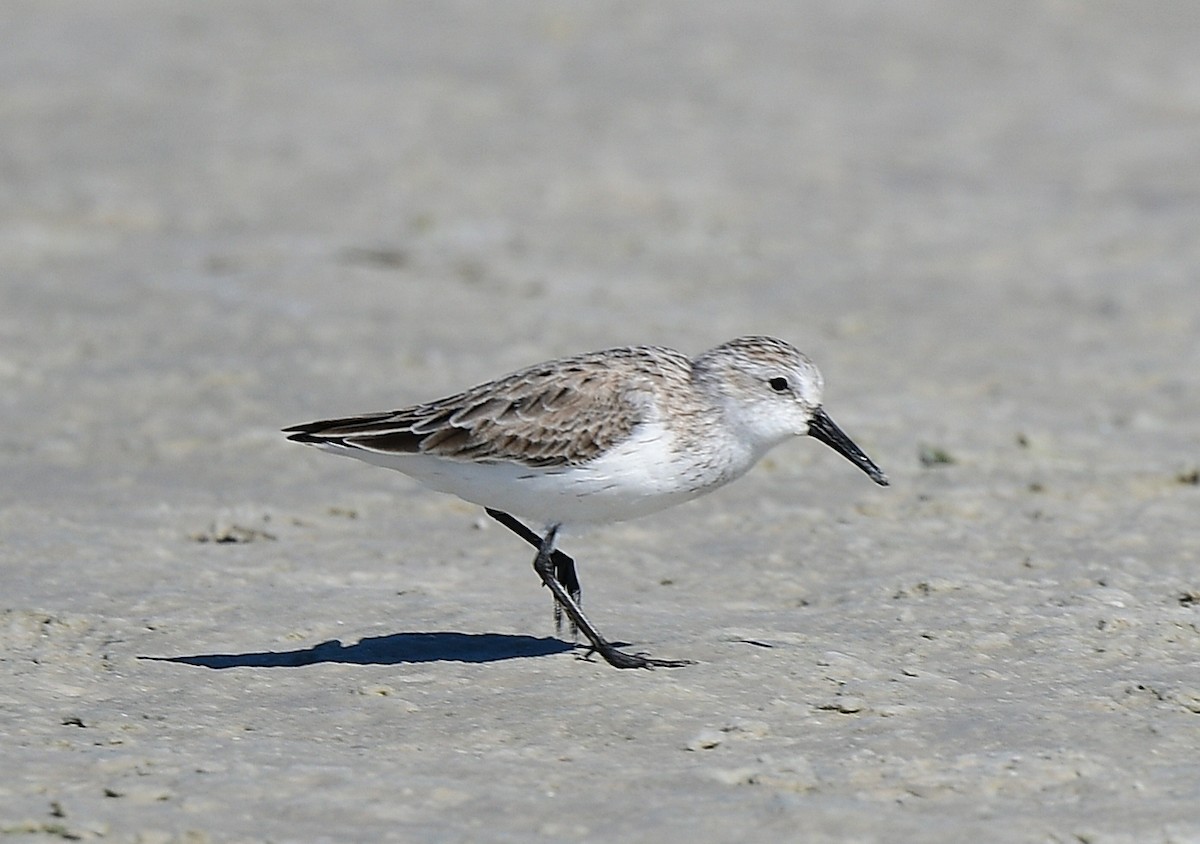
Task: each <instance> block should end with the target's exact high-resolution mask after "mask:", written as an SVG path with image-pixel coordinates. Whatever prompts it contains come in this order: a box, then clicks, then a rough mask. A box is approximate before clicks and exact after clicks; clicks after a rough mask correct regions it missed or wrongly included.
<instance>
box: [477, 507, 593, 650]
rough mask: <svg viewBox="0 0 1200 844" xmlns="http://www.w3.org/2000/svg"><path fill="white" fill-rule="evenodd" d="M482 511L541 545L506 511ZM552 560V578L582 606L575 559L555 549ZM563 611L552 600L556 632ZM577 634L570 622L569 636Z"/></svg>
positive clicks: (560, 626) (538, 538)
mask: <svg viewBox="0 0 1200 844" xmlns="http://www.w3.org/2000/svg"><path fill="white" fill-rule="evenodd" d="M483 509H484V512H485V513H487V514H488V515H489V516H491V517H492V518H493V519H495V520H496V521H498V522H499V523H500V524H502V525H504V526H505V527H506V528H508V529H509V530H511V531H512V532H513V533H515V534H516V535H517V536H519V537H521V538H522V539H524V540H525V541H526V542H528V543H529V544H530V545H532V546H533V547H534V548H541V547H542V538H541V537H540V536H538V535H537V534H536V533H534V532H533V531H532V530H530V529H529V528H528V527H527V526H526V525H525V524H523V523H522V522H520V521H519V520H517V519H515V518H513V517H512V516H510V515H509V514H508V513H504V512H502V511H500V510H493V509H492V508H491V507H484V508H483ZM551 559H552V560H553V562H554V579H555V580H557V581H558V582H559V583H561V584H562V585H563V586H564V587H565V588H566V590H567V592H568V593H569V594H570V596H571V597H572V598H573V599H574V601H575V603H576V604H578V605H579V606H581V607H582V606H583V587H582V586H580V584H579V575H578V574H576V572H575V561H574V560H573V559H571V558H570V557H568V556H567V555H566V554H564V553H563V552H562V551H558V550H555V552H554V554H553V555H552V556H551ZM562 619H563V611H562V604H560V603H559V602H558V601H555V602H554V630H555V632H556V633H561V632H562ZM578 636H579V628H578V627H576V626H575V622H573V621H572V622H571V637H572V638H573V639H574V638H577V637H578Z"/></svg>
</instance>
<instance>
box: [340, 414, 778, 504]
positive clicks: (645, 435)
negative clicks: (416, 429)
mask: <svg viewBox="0 0 1200 844" xmlns="http://www.w3.org/2000/svg"><path fill="white" fill-rule="evenodd" d="M671 437H672V434H671V432H670V431H669V429H667V428H666V427H665V426H663V425H661V424H649V425H644V426H642V427H641V428H640V429H639V430H638V431H637V433H636V434H635V435H634V436H633V437H631V438H630V439H629V440H627V441H626V442H624V443H622V444H620V445H618V446H617V447H616V448H614V449H613V450H612V451H610V452H608V453H606V454H604V455H602V456H600V457H598V458H597V459H595V460H593V461H591V462H589V463H586V464H584V465H582V466H559V467H548V468H537V467H530V466H521V465H518V464H513V463H499V462H496V463H471V462H463V461H455V460H447V459H445V458H441V457H433V456H430V455H424V454H381V453H378V452H372V451H367V450H363V449H344V448H336V447H332V448H328V450H329V451H332V452H334V453H337V454H342V455H345V456H348V457H355V458H358V459H359V460H364V461H366V462H368V463H372V464H375V465H377V466H384V467H387V468H389V469H396V470H398V471H400V472H403V473H404V474H406V475H408V476H410V477H412V478H415V479H416V480H418V481H420V482H421V483H423V484H424V485H425V486H428V487H430V488H431V489H436V490H438V491H440V492H447V493H450V494H451V495H457V496H458V497H459V498H462V499H463V500H465V501H470V502H472V503H474V504H479V505H481V506H484V507H491V508H494V509H497V510H503V511H504V512H506V513H511V514H513V515H515V516H521V517H524V518H526V519H530V520H533V521H537V522H540V523H542V524H546V525H550V524H572V523H576V524H578V523H589V522H615V521H621V520H624V519H632V518H635V517H637V516H644V515H646V514H648V513H654V512H657V511H658V510H663V509H665V508H667V507H672V506H674V505H676V504H681V503H683V502H684V501H688V500H690V499H692V498H695V497H696V496H698V495H701V494H703V493H705V492H708V491H710V490H712V489H715V488H716V487H718V486H721V485H722V484H725V483H728V482H729V481H731V480H733V479H734V478H737V477H739V476H740V475H742V474H743V473H745V472H746V470H748V469H749V468H750V467H751V466H752V465H753V464H754V462H755V461H756V459H757V455H754V454H752V453H750V452H749V450H748V449H744V448H737V447H735V446H734V445H732V444H731V445H730V446H729V447H728V448H727V449H714V450H708V451H706V453H704V454H697V453H694V452H693V453H681V452H680V451H679V450H677V449H675V448H673V447H672V442H673V440H672V439H671Z"/></svg>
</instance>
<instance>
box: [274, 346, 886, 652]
mask: <svg viewBox="0 0 1200 844" xmlns="http://www.w3.org/2000/svg"><path fill="white" fill-rule="evenodd" d="M822 388H823V380H822V378H821V373H820V372H818V371H817V368H816V366H814V365H813V363H812V361H810V360H809V359H808V358H806V357H805V356H804V355H802V354H800V352H798V351H797V350H796V349H795V348H793V347H792V346H791V345H790V344H788V343H785V342H784V341H782V340H776V339H775V338H773V337H741V338H738V339H736V340H731V341H730V342H728V343H725V344H723V345H720V346H717V347H716V348H715V349H710V350H709V351H707V352H704V353H703V354H701V355H698V356H696V357H694V358H689V357H687V356H686V355H684V354H682V353H680V352H677V351H675V350H674V349H666V348H662V347H659V346H630V347H625V348H619V349H607V350H605V351H600V352H591V353H588V354H582V355H576V356H574V357H567V358H561V359H559V360H553V361H548V362H546V363H540V364H537V365H535V366H531V367H528V368H526V369H522V370H520V371H519V372H514V373H512V374H511V375H506V376H504V377H503V378H498V379H497V380H495V381H489V382H487V383H486V384H480V385H479V386H477V387H472V388H471V389H469V390H465V391H463V392H461V393H457V394H455V395H453V396H450V397H448V398H444V399H440V400H438V401H432V402H428V403H426V404H419V405H416V406H414V407H408V408H404V409H403V410H393V411H387V412H384V413H369V414H366V415H363V416H351V417H347V418H343V419H325V420H321V421H318V422H308V423H305V424H303V425H296V426H294V427H291V428H286V429H285V430H284V433H287V434H290V436H289V437H288V439H289V440H293V441H295V442H299V443H306V444H309V445H315V446H317V447H319V448H322V449H324V450H326V451H330V452H332V453H334V454H342V455H345V456H347V457H354V458H357V459H359V460H364V461H366V462H368V463H374V464H375V465H377V466H385V467H387V468H389V469H396V470H398V471H401V472H403V473H404V474H406V475H409V476H410V477H413V478H415V479H416V480H418V481H420V482H421V483H423V484H425V485H426V486H428V487H431V488H433V489H435V490H438V491H440V492H447V493H451V494H452V495H457V496H458V497H459V498H462V499H464V500H466V501H470V502H472V503H475V504H479V505H481V506H482V507H483V508H484V509H485V510H486V512H487V514H488V515H489V516H491V517H492V518H493V519H495V520H496V521H498V522H499V523H500V524H502V525H504V526H505V527H506V528H508V529H509V530H511V531H513V532H514V533H515V534H517V535H518V536H520V537H521V538H522V539H524V540H525V541H526V542H528V543H529V544H530V545H533V546H534V547H535V548H537V556H536V557H535V558H534V561H533V567H534V570H535V571H536V572H537V574H538V576H539V577H540V578H541V579H542V583H543V584H545V585H546V586H547V587H549V589H550V591H551V592H552V593H553V594H554V599H555V619H556V620H559V621H561V618H562V616H561V613H562V612H566V614H567V616H568V618H569V619H570V621H571V625H572V627H573V628H574V629H577V630H582V631H583V634H584V636H586V637H587V639H588V641H589V642H590V643H591V650H590V651H589V653H591V652H593V651H594V652H596V653H599V654H600V656H602V657H603V658H604V659H605V660H606V661H607V662H608V663H609V664H610V665H613V666H616V667H617V668H655V667H676V666H680V665H687V664H688V663H689V661H688V660H669V659H654V658H651V657H649V656H647V655H645V654H640V653H638V654H633V653H626V652H623V651H620V650H618V649H617V648H616V647H614V645H613V644H612V643H611V642H609V641H608V640H607V639H605V638H604V637H603V636H601V635H600V632H599V631H598V630H597V629H596V627H595V626H594V625H593V624H592V623H591V622H590V621H589V620H588V618H587V616H585V615H584V614H583V610H582V609H581V608H580V598H581V590H580V585H579V579H578V577H577V575H576V572H575V562H574V560H572V559H571V558H570V557H569V556H567V555H566V554H564V553H563V552H561V551H559V550H557V549H556V548H555V542H556V539H557V537H558V533H559V530H560V528H561V527H562V526H563V525H564V524H572V523H603V522H613V521H620V520H622V519H630V518H633V517H634V516H643V515H645V514H647V513H653V512H656V511H658V510H662V509H665V508H667V507H671V506H674V505H676V504H680V503H682V502H684V501H688V500H689V499H692V498H695V497H696V496H699V495H703V494H704V493H706V492H711V491H712V490H714V489H716V488H717V487H719V486H723V485H724V484H727V483H729V482H730V481H732V480H734V479H735V478H738V477H740V476H741V475H743V474H745V473H746V472H747V471H748V470H749V469H750V467H752V466H753V465H754V464H755V463H757V462H758V460H759V459H760V458H761V457H762V456H763V455H764V454H766V453H767V452H768V451H769V450H770V449H771V448H773V447H774V446H777V445H779V444H780V443H781V442H783V441H785V440H787V439H790V438H792V437H797V436H803V435H805V434H807V435H808V436H811V437H815V438H816V439H818V440H820V441H821V442H823V443H825V444H826V445H828V446H831V447H832V448H833V449H834V450H836V451H837V452H839V453H840V454H842V455H844V456H845V457H847V458H848V459H849V460H850V461H851V462H852V463H854V465H856V466H858V467H859V468H860V469H862V470H863V471H864V472H866V473H867V474H868V475H869V476H870V477H871V479H872V480H874V481H875V482H876V483H877V484H880V485H881V486H886V485H887V483H888V481H887V477H886V476H885V475H884V474H883V472H882V471H880V469H879V467H878V466H876V465H875V464H874V463H873V462H872V461H871V459H870V458H869V457H867V455H865V454H864V453H863V452H862V451H861V450H860V449H859V448H858V446H856V445H855V444H854V443H853V442H852V441H851V440H850V438H849V437H847V436H846V435H845V434H844V433H843V432H842V430H841V429H840V428H838V426H837V425H835V424H834V423H833V420H832V419H830V418H829V416H828V415H827V414H826V413H825V410H824V409H823V408H822V406H821V391H822ZM512 513H515V514H517V515H518V516H521V517H523V518H526V519H528V520H533V521H535V522H537V523H540V524H542V525H544V526H545V532H544V533H543V534H540V535H539V534H537V533H535V532H534V531H533V530H531V529H530V528H529V527H528V526H527V525H526V524H525V523H524V522H522V521H520V520H519V519H518V518H516V517H514V516H513V515H510V514H512Z"/></svg>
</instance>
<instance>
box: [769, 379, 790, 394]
mask: <svg viewBox="0 0 1200 844" xmlns="http://www.w3.org/2000/svg"><path fill="white" fill-rule="evenodd" d="M767 383H768V384H770V385H771V389H772V390H774V391H775V392H777V393H786V392H787V391H788V380H787V379H786V378H772V379H771V380H770V381H768V382H767Z"/></svg>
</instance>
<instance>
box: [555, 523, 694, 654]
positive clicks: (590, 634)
mask: <svg viewBox="0 0 1200 844" xmlns="http://www.w3.org/2000/svg"><path fill="white" fill-rule="evenodd" d="M557 537H558V525H554V526H553V527H551V528H550V531H549V532H548V533H547V534H546V537H545V538H544V539H543V540H542V541H541V543H540V544H539V545H538V552H537V556H536V557H534V558H533V570H534V571H536V572H537V573H538V577H540V578H541V579H542V583H544V584H545V585H546V586H547V588H549V589H550V591H551V592H552V593H553V594H554V599H555V600H556V601H558V603H559V604H561V605H562V608H563V612H565V613H566V614H567V617H568V618H570V619H571V622H572V624H574V625H575V627H576V628H578V629H579V630H580V631H582V632H583V635H584V636H586V637H587V640H588V641H589V642H591V644H592V650H593V651H595V652H596V653H598V654H600V656H602V657H604V661H605V662H607V663H608V664H609V665H611V666H613V667H614V668H678V667H679V666H681V665H691V660H686V659H652V658H650V657H648V656H646V655H645V654H629V653H625V652H624V651H619V650H617V649H616V648H615V647H614V646H613V645H612V643H611V642H609V641H608V640H607V639H605V638H604V637H603V636H601V635H600V631H599V630H597V629H596V628H595V627H594V626H592V623H591V622H590V621H588V619H587V616H586V615H584V614H583V610H581V609H580V608H579V605H578V604H577V603H575V600H574V599H573V598H572V597H571V596H570V595H569V594H567V590H566V589H564V588H563V585H562V584H561V583H559V581H558V580H557V579H556V578H555V576H554V540H555V539H556V538H557Z"/></svg>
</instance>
